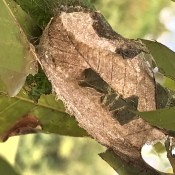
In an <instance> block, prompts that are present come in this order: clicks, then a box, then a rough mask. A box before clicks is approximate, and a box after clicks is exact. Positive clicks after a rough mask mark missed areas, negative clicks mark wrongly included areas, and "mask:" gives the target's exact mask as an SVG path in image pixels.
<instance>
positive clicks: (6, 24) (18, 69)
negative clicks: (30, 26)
mask: <svg viewBox="0 0 175 175" xmlns="http://www.w3.org/2000/svg"><path fill="white" fill-rule="evenodd" d="M0 7H1V10H0V23H1V32H0V38H1V40H0V48H1V49H0V62H1V64H0V78H1V80H3V82H4V84H5V86H6V88H7V91H8V93H9V95H10V96H15V95H16V94H17V93H18V92H19V90H20V89H21V87H22V86H23V84H24V82H25V78H26V76H27V75H28V74H29V73H34V72H35V71H36V67H35V61H36V55H35V52H34V49H33V47H32V46H31V45H30V43H29V42H28V40H27V37H26V35H25V33H24V31H23V29H22V28H21V27H20V24H19V23H18V20H17V18H16V16H15V15H14V14H13V11H15V10H16V11H17V12H19V13H17V14H18V18H19V14H20V12H21V11H20V10H19V7H17V5H16V4H15V2H14V1H11V0H2V1H0ZM22 18H23V15H21V19H22ZM26 28H27V27H26Z"/></svg>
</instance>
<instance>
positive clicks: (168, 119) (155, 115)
mask: <svg viewBox="0 0 175 175" xmlns="http://www.w3.org/2000/svg"><path fill="white" fill-rule="evenodd" d="M138 114H139V115H140V116H141V117H142V118H143V119H144V120H146V121H148V122H149V123H150V124H151V125H154V126H157V127H159V128H164V129H167V130H171V131H175V117H174V114H175V107H171V108H164V109H159V110H156V111H147V112H138Z"/></svg>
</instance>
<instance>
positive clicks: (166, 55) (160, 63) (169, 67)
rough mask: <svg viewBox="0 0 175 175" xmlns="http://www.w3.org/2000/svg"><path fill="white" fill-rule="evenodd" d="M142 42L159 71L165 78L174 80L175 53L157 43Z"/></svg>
mask: <svg viewBox="0 0 175 175" xmlns="http://www.w3.org/2000/svg"><path fill="white" fill-rule="evenodd" d="M142 41H143V42H144V43H145V44H146V46H147V47H148V49H149V51H150V53H151V55H152V56H153V58H154V61H155V62H156V64H157V67H158V68H159V69H160V71H161V72H162V73H163V74H164V75H165V76H167V77H170V78H172V79H175V53H174V52H173V51H172V50H170V49H169V48H168V47H166V46H164V45H163V44H161V43H158V42H157V41H149V40H142Z"/></svg>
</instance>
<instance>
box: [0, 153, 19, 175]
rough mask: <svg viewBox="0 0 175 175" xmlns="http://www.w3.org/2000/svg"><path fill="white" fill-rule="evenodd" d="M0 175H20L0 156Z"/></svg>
mask: <svg viewBox="0 0 175 175" xmlns="http://www.w3.org/2000/svg"><path fill="white" fill-rule="evenodd" d="M0 174H2V175H3V174H4V175H19V173H17V172H16V171H15V170H14V168H13V167H12V166H11V165H10V164H9V163H8V162H7V161H6V160H5V159H3V158H2V157H1V156H0Z"/></svg>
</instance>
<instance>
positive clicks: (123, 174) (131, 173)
mask: <svg viewBox="0 0 175 175" xmlns="http://www.w3.org/2000/svg"><path fill="white" fill-rule="evenodd" d="M99 156H100V157H101V158H102V159H103V160H105V161H106V162H107V163H108V164H109V165H110V166H111V167H112V168H113V169H114V170H115V171H116V172H117V173H118V174H120V175H138V174H139V175H149V174H145V173H143V172H142V171H141V170H140V171H139V169H137V168H136V167H132V166H131V165H128V164H127V163H126V162H124V161H122V160H121V158H120V157H119V156H117V155H116V154H115V153H114V152H113V151H112V150H109V149H108V150H107V151H106V152H104V153H100V154H99Z"/></svg>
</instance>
